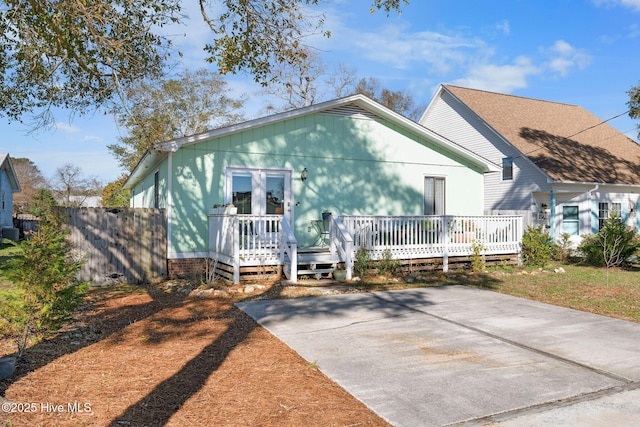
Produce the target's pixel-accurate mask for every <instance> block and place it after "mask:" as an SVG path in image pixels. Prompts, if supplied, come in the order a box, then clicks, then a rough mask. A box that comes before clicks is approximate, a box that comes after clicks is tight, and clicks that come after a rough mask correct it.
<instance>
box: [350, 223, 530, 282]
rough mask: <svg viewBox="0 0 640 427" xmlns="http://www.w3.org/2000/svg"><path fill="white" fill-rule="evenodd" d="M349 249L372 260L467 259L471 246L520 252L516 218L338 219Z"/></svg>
mask: <svg viewBox="0 0 640 427" xmlns="http://www.w3.org/2000/svg"><path fill="white" fill-rule="evenodd" d="M341 219H342V223H343V224H344V227H345V228H346V230H347V233H348V234H349V235H350V236H351V237H352V239H353V250H354V251H358V250H359V249H361V248H364V249H366V250H367V252H368V253H369V256H370V257H371V258H372V259H381V258H382V257H383V256H385V255H386V254H391V256H392V257H393V258H394V259H419V258H440V257H441V258H443V260H444V262H443V264H444V269H445V271H446V269H447V260H448V258H449V257H450V256H468V255H471V254H473V253H474V245H481V246H478V248H479V249H480V250H481V253H482V254H484V255H499V254H515V253H520V243H521V240H522V231H523V230H522V217H519V216H502V215H501V216H362V215H360V216H342V217H341Z"/></svg>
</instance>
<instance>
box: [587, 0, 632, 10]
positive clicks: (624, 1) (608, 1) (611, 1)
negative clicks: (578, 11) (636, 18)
mask: <svg viewBox="0 0 640 427" xmlns="http://www.w3.org/2000/svg"><path fill="white" fill-rule="evenodd" d="M593 2H594V3H595V4H596V5H598V6H600V5H604V6H622V7H628V8H629V9H633V10H635V11H638V12H640V0H593Z"/></svg>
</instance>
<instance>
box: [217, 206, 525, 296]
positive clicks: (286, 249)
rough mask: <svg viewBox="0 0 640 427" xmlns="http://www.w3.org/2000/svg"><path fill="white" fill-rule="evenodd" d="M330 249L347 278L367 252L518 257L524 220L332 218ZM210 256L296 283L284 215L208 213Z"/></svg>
mask: <svg viewBox="0 0 640 427" xmlns="http://www.w3.org/2000/svg"><path fill="white" fill-rule="evenodd" d="M330 224H331V225H330V229H329V247H330V250H331V251H332V252H333V253H336V254H338V256H339V258H340V260H341V261H342V262H344V263H345V267H346V270H347V278H351V275H352V271H353V262H354V260H355V253H356V252H357V251H358V250H359V249H365V250H367V252H368V253H369V256H370V257H371V258H372V259H382V258H383V257H384V256H387V255H388V254H391V256H392V257H393V258H394V259H422V258H442V259H443V266H444V267H443V268H444V271H447V265H448V258H449V257H452V256H468V255H471V254H473V253H474V245H480V246H477V248H479V249H480V251H481V253H482V254H484V255H499V254H519V253H520V245H521V241H522V232H523V230H522V227H523V225H522V217H519V216H506V215H504V216H502V215H501V216H363V215H358V216H354V215H347V216H339V217H332V219H331V222H330ZM209 245H210V249H209V252H210V256H211V257H212V258H215V259H217V260H219V261H222V262H224V263H227V264H229V265H232V266H233V267H234V282H235V283H237V282H239V281H240V266H269V265H282V266H284V264H285V260H287V262H290V264H291V265H290V269H289V270H287V269H284V268H283V271H284V273H285V275H286V276H287V278H288V279H289V280H292V281H296V280H297V259H298V248H297V240H296V237H295V235H294V233H293V231H292V229H291V227H290V225H289V224H288V223H287V221H286V219H285V218H284V216H282V215H236V214H233V213H229V212H228V211H225V212H222V213H213V212H212V213H210V214H209Z"/></svg>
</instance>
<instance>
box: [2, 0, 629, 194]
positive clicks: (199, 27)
mask: <svg viewBox="0 0 640 427" xmlns="http://www.w3.org/2000/svg"><path fill="white" fill-rule="evenodd" d="M191 3H194V4H193V5H192V4H191ZM196 3H197V2H195V1H191V2H186V1H185V2H184V3H183V5H184V7H185V8H186V12H187V14H189V16H191V17H192V18H193V19H192V20H191V21H190V22H189V25H188V26H182V27H174V28H169V29H167V32H168V34H185V36H179V37H176V38H175V40H174V41H175V43H176V44H177V45H178V46H179V47H180V49H181V50H182V52H183V53H184V56H183V58H182V61H183V64H182V65H183V67H184V68H190V69H198V68H202V67H207V66H209V65H207V64H206V63H205V62H204V56H205V55H204V53H202V51H201V47H202V46H203V45H204V43H205V42H206V40H207V37H208V35H209V33H208V30H207V28H206V27H205V26H204V24H202V23H201V22H200V20H199V19H198V18H199V12H198V9H197V8H196ZM321 3H323V5H322V10H323V11H324V13H325V17H326V29H328V30H330V31H331V33H332V37H331V38H329V39H325V38H322V37H320V36H313V37H310V38H309V40H308V42H309V43H310V44H312V45H313V46H315V47H316V48H318V49H319V52H321V55H322V59H323V60H324V61H325V62H326V63H327V65H328V68H329V69H331V67H334V66H337V65H338V64H340V63H342V64H344V65H346V66H347V67H349V68H355V69H356V70H357V73H358V76H361V77H375V78H377V79H378V80H379V81H380V82H381V84H382V86H383V87H387V88H389V89H392V90H407V91H408V92H409V93H410V94H411V95H412V96H413V97H414V99H415V100H416V101H417V102H419V103H421V104H425V105H426V104H427V103H428V102H429V100H430V99H431V96H432V94H433V93H434V91H435V89H436V88H437V87H438V85H439V84H440V83H451V84H456V85H460V86H466V87H473V88H478V89H485V90H490V91H495V92H501V93H508V94H513V95H518V96H525V97H531V98H538V99H545V100H549V101H555V102H564V103H569V104H577V105H580V106H582V107H584V108H586V109H587V110H589V111H590V112H592V113H593V114H595V115H596V116H598V117H600V118H601V119H603V120H606V119H609V118H611V117H614V116H616V115H619V114H621V113H624V112H625V111H626V110H627V105H626V103H627V101H628V96H627V94H626V92H627V91H628V90H629V89H630V88H631V87H632V86H635V85H638V84H640V55H638V48H637V46H638V45H639V43H640V0H553V1H540V0H508V1H505V0H486V1H482V2H478V1H477V0H473V1H472V0H458V1H456V2H450V1H445V0H411V1H410V4H409V6H405V7H403V12H402V14H401V15H397V14H395V13H392V14H390V15H389V16H386V14H385V13H380V12H377V13H375V14H373V15H371V14H370V13H369V12H368V10H369V5H370V3H371V2H370V1H369V0H354V1H347V0H334V1H327V2H321ZM209 67H210V66H209ZM228 82H229V85H230V87H231V88H232V89H233V91H234V94H235V95H236V96H241V95H243V94H244V95H247V96H248V97H249V98H250V102H248V103H247V106H246V113H247V116H248V117H249V118H255V117H256V116H258V115H259V114H260V111H261V109H262V107H264V100H262V99H261V98H260V97H259V96H257V94H256V93H257V91H258V90H259V88H258V87H257V86H256V85H254V84H253V83H252V80H251V79H250V78H248V77H246V76H242V75H239V76H230V77H229V78H228ZM56 122H57V124H56V126H55V128H54V129H52V130H46V131H40V132H36V133H32V134H29V133H28V128H27V127H26V126H24V125H20V124H17V123H11V124H8V123H7V122H6V120H4V119H0V132H1V134H2V135H3V138H2V141H3V142H2V143H0V151H3V152H9V153H10V154H11V156H12V157H28V158H30V159H31V160H33V161H34V162H35V163H36V165H37V166H38V167H39V168H40V170H41V171H42V172H43V174H44V175H45V177H51V176H52V175H53V174H54V172H55V170H56V168H57V167H60V166H62V165H63V164H65V163H73V164H75V165H77V166H80V167H81V168H82V171H83V173H84V174H85V176H95V177H98V178H99V179H101V180H103V181H104V182H105V183H106V182H108V181H111V180H113V179H115V178H117V177H118V176H119V175H120V174H121V173H122V171H121V170H120V169H119V167H118V165H117V163H116V162H115V160H114V159H113V158H112V156H111V154H110V153H109V151H108V150H107V149H106V146H107V144H110V143H113V142H116V140H117V138H118V136H119V135H120V133H121V132H122V130H121V129H118V128H117V126H116V125H115V124H114V122H113V119H112V117H110V116H109V115H104V114H102V113H95V114H91V115H88V116H84V117H75V118H73V117H69V115H68V113H67V112H65V111H57V112H56ZM609 123H610V124H611V125H612V126H613V127H615V128H617V129H618V130H620V131H621V132H624V133H625V134H627V135H628V136H629V137H631V138H633V139H635V140H637V131H636V126H637V124H638V121H634V120H631V119H629V118H628V116H626V115H624V116H622V117H620V118H618V119H615V120H612V121H611V122H609ZM577 131H579V130H577Z"/></svg>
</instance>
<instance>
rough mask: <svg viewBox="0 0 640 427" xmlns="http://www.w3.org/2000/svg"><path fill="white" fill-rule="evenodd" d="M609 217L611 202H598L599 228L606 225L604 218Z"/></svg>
mask: <svg viewBox="0 0 640 427" xmlns="http://www.w3.org/2000/svg"><path fill="white" fill-rule="evenodd" d="M607 218H609V203H598V230H601V229H602V227H603V226H604V220H605V219H607Z"/></svg>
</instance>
